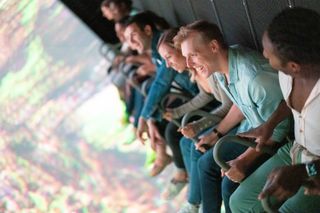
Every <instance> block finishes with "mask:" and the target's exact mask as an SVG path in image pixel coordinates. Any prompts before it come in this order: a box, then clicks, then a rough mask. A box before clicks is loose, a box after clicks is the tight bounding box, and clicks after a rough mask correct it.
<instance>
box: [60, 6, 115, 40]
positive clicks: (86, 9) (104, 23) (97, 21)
mask: <svg viewBox="0 0 320 213" xmlns="http://www.w3.org/2000/svg"><path fill="white" fill-rule="evenodd" d="M61 2H63V3H64V4H65V5H66V6H67V7H68V8H69V9H70V10H71V11H72V12H73V13H75V15H77V16H78V17H79V18H80V19H81V20H82V21H83V22H84V23H86V24H87V25H88V27H90V28H91V29H92V31H94V32H95V33H96V34H97V35H98V36H99V37H100V38H101V39H102V40H104V41H105V42H107V43H112V44H114V43H117V42H118V39H117V37H116V34H115V32H114V24H113V22H110V21H108V20H107V19H105V18H104V17H103V16H102V13H101V11H100V3H101V2H102V0H61Z"/></svg>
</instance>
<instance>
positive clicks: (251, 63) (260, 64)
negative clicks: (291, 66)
mask: <svg viewBox="0 0 320 213" xmlns="http://www.w3.org/2000/svg"><path fill="white" fill-rule="evenodd" d="M228 61H229V77H230V82H229V84H227V83H226V78H225V76H224V75H222V74H220V73H219V74H216V75H217V79H218V81H219V83H220V85H221V87H222V88H223V89H224V90H225V92H226V94H227V95H228V96H229V98H230V99H231V101H232V102H233V103H234V104H236V105H237V106H238V108H239V109H240V110H241V111H242V113H243V114H244V116H245V117H246V119H245V120H244V121H243V122H242V123H241V125H240V127H239V129H238V133H239V132H245V131H248V130H249V129H251V128H255V127H258V126H260V125H261V124H263V123H264V122H265V121H267V120H268V118H269V117H270V116H271V115H272V113H273V112H274V111H275V110H276V109H277V107H278V105H279V104H280V102H281V101H282V100H283V96H282V93H281V89H280V85H279V80H278V73H277V72H276V71H275V70H273V69H272V68H271V66H270V65H269V63H268V61H267V60H266V59H264V58H263V56H262V55H261V54H259V53H258V52H255V51H252V50H249V49H245V48H243V47H239V46H233V47H230V48H229V50H228ZM289 128H290V122H289V119H286V120H284V121H282V122H281V123H280V124H279V125H278V126H277V127H276V128H275V130H274V133H273V135H272V140H274V141H277V142H281V141H282V140H283V139H284V138H285V136H286V135H287V134H288V132H289Z"/></svg>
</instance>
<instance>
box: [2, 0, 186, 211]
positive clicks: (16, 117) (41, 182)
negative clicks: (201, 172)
mask: <svg viewBox="0 0 320 213" xmlns="http://www.w3.org/2000/svg"><path fill="white" fill-rule="evenodd" d="M0 21H1V25H0V78H1V80H0V111H1V113H0V126H1V128H0V152H1V158H0V212H15V213H16V212H68V213H69V212H107V213H112V212H139V213H141V212H157V213H158V212H174V211H176V209H177V208H178V207H179V204H180V203H181V202H182V201H183V200H184V199H185V194H182V195H181V196H179V197H178V198H177V199H176V201H174V202H169V203H166V202H163V201H161V199H160V192H161V188H163V186H164V185H165V184H166V183H167V182H168V181H169V178H170V176H171V175H170V172H172V168H169V169H167V170H168V171H165V172H164V173H163V174H161V175H160V176H159V177H156V178H150V177H148V175H147V173H148V172H147V168H146V166H145V164H146V160H148V157H146V156H147V154H146V149H147V148H146V147H143V146H142V145H141V144H139V143H138V142H136V141H134V140H133V134H132V127H131V126H130V125H127V124H125V123H124V122H123V112H124V104H123V103H122V102H121V101H120V100H119V96H118V93H117V91H116V89H115V88H114V87H113V86H112V85H111V84H110V83H109V80H108V78H107V77H106V68H107V67H108V66H109V62H108V61H106V60H105V59H104V58H103V57H102V56H101V54H99V48H100V45H101V41H100V40H99V38H98V37H96V36H95V34H93V33H92V32H91V31H90V30H89V29H88V28H87V27H86V26H84V25H83V23H82V22H81V21H80V20H79V19H78V18H77V17H75V16H74V15H73V13H72V12H71V11H69V10H68V9H67V8H66V7H65V6H64V5H63V4H62V3H60V2H59V1H56V0H0Z"/></svg>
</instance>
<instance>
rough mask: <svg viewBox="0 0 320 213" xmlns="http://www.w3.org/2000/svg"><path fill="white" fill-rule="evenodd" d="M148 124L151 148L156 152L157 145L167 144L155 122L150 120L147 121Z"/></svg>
mask: <svg viewBox="0 0 320 213" xmlns="http://www.w3.org/2000/svg"><path fill="white" fill-rule="evenodd" d="M147 124H148V129H149V136H150V144H151V148H152V149H153V150H156V145H157V144H159V145H160V144H161V145H164V144H165V141H164V138H163V137H162V136H161V134H160V132H159V130H158V127H157V126H156V123H155V121H153V120H152V119H149V120H148V121H147Z"/></svg>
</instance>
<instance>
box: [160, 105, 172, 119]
mask: <svg viewBox="0 0 320 213" xmlns="http://www.w3.org/2000/svg"><path fill="white" fill-rule="evenodd" d="M162 116H163V118H164V119H166V120H167V121H172V119H173V112H172V109H170V108H166V111H165V112H164V113H163V115H162Z"/></svg>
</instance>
